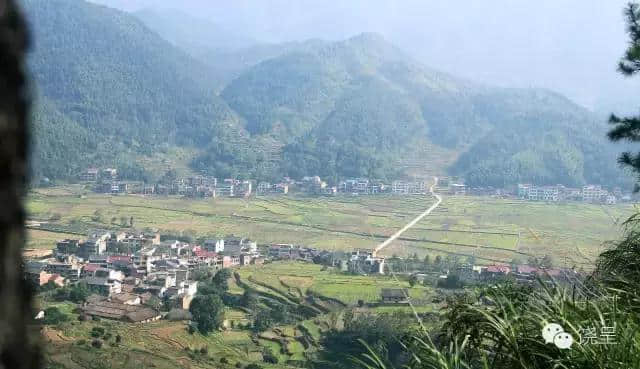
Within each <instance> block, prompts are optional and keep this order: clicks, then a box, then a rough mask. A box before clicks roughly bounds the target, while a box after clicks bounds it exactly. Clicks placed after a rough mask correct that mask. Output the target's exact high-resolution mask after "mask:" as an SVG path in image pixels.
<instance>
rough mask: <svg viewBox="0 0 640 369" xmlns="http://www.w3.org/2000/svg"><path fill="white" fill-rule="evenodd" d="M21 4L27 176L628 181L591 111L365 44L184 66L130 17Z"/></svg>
mask: <svg viewBox="0 0 640 369" xmlns="http://www.w3.org/2000/svg"><path fill="white" fill-rule="evenodd" d="M23 6H24V8H25V10H26V13H27V15H28V19H29V21H30V23H31V25H32V27H33V33H34V38H35V45H34V49H33V52H32V54H31V55H30V58H29V66H30V68H31V70H32V72H33V79H34V86H35V88H34V94H35V95H36V105H35V109H34V111H33V116H34V119H33V120H34V126H35V132H36V134H35V137H34V140H33V141H34V149H33V158H34V160H33V163H34V164H33V170H34V173H35V175H36V177H41V176H46V177H49V178H54V179H55V178H60V179H67V178H73V177H74V175H75V174H76V173H78V172H79V171H80V170H82V169H83V168H85V167H86V166H88V165H105V166H106V165H108V166H111V165H116V166H117V167H118V169H119V170H120V172H121V173H122V174H123V175H124V176H125V177H129V178H137V179H148V180H153V179H154V178H158V177H159V176H161V175H162V174H163V171H166V170H168V169H172V165H174V163H173V162H171V161H170V160H167V154H166V153H168V152H172V151H171V150H173V149H174V148H180V149H183V150H185V152H188V153H189V155H190V157H189V158H187V159H185V160H183V161H186V163H187V164H188V165H189V167H190V168H185V170H196V171H201V172H206V173H209V174H212V175H215V176H218V177H229V176H237V177H251V178H256V179H268V180H275V179H277V178H280V177H281V176H283V175H288V176H291V177H295V178H298V177H302V176H305V175H321V176H323V177H325V178H327V179H328V180H329V181H331V182H335V181H337V180H338V179H340V178H344V177H351V176H366V177H369V178H387V179H393V178H398V177H401V176H406V175H408V174H410V175H416V176H426V175H430V174H440V175H441V174H445V173H449V174H455V175H460V176H464V177H465V178H466V180H467V182H468V183H470V184H473V185H485V186H486V185H491V186H503V185H508V184H514V183H517V182H534V183H539V184H545V183H548V184H555V183H563V184H566V185H581V184H583V183H588V182H594V183H602V184H626V183H628V181H627V179H626V178H625V177H623V176H622V175H621V172H620V170H618V169H617V168H616V166H615V164H614V163H615V157H616V152H617V150H619V149H618V148H617V147H616V146H613V145H611V144H610V143H608V142H607V141H606V140H605V135H604V133H605V130H606V125H605V124H603V123H602V119H600V118H597V117H596V116H594V115H593V114H592V113H590V112H589V111H587V110H585V109H583V108H581V107H579V106H578V105H576V104H574V103H573V102H571V101H570V100H568V99H566V98H564V97H563V96H561V95H558V94H555V93H553V92H550V91H545V90H535V89H504V88H494V87H490V86H485V85H481V84H477V83H473V82H469V81H466V80H463V79H459V78H456V77H453V76H450V75H447V74H444V73H441V72H438V71H435V70H432V69H430V68H428V67H425V66H424V65H422V64H421V63H418V62H416V61H415V60H413V59H412V58H411V57H409V56H408V55H406V54H405V53H404V52H403V51H402V50H399V49H398V48H396V47H395V46H394V45H392V44H390V43H388V42H387V41H386V40H384V39H383V38H382V37H380V36H378V35H375V34H362V35H359V36H356V37H353V38H350V39H347V40H344V41H339V42H325V41H318V40H312V41H308V42H300V43H291V44H284V45H254V46H251V47H249V48H244V49H239V50H230V51H219V50H218V51H216V50H213V51H203V53H202V54H200V55H199V56H198V57H194V56H193V55H192V54H190V53H188V52H186V51H185V50H184V49H182V47H184V45H182V43H180V42H177V41H175V39H174V42H175V43H177V44H181V45H180V47H178V46H176V45H175V44H173V43H172V42H169V41H167V39H165V38H163V37H161V36H160V35H159V34H158V33H156V31H154V30H152V29H150V28H149V27H148V26H147V25H145V24H144V23H143V22H142V21H140V20H139V19H138V18H136V17H135V16H133V15H131V14H128V13H124V12H121V11H117V10H114V9H110V8H106V7H103V6H100V5H95V4H91V3H87V2H85V1H81V0H23ZM185 27H187V25H185ZM185 32H186V34H189V33H188V32H191V31H185ZM169 36H170V35H165V37H166V38H170V37H169ZM208 52H210V54H207V53H208ZM206 55H210V56H209V57H206ZM214 55H218V57H215V56H214ZM221 55H226V58H225V57H221ZM218 91H219V94H218V93H217V92H218ZM154 161H155V162H157V161H160V162H161V163H162V165H160V167H161V169H160V172H159V173H158V172H155V173H151V169H150V166H148V165H146V163H149V162H154Z"/></svg>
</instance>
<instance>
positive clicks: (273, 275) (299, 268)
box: [238, 262, 433, 305]
mask: <svg viewBox="0 0 640 369" xmlns="http://www.w3.org/2000/svg"><path fill="white" fill-rule="evenodd" d="M238 274H240V275H241V276H242V278H243V279H248V280H251V281H256V282H259V283H260V284H261V285H266V286H269V287H270V290H271V291H277V292H280V294H281V295H282V296H289V297H296V296H300V295H307V294H311V295H320V296H324V297H328V298H331V299H335V300H337V301H339V302H341V303H343V304H345V305H356V304H357V302H358V300H362V301H363V302H365V303H372V302H377V301H379V300H380V290H381V289H382V288H409V284H408V282H406V281H404V280H396V279H394V278H393V277H391V276H373V275H372V276H352V275H346V274H343V273H340V272H338V271H336V270H335V269H331V268H329V269H325V268H323V267H322V266H321V265H316V264H309V263H302V262H277V263H271V264H266V265H264V266H261V267H260V266H250V267H244V268H241V269H238ZM432 293H433V290H432V289H431V288H429V287H424V286H415V287H414V288H409V294H410V296H411V297H412V298H413V299H414V300H417V301H420V300H426V299H427V298H428V297H429V296H431V294H432Z"/></svg>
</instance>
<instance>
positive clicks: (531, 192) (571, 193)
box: [518, 184, 631, 205]
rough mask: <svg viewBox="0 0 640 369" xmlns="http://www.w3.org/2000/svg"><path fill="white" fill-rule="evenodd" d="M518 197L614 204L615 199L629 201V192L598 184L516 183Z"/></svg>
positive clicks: (534, 199)
mask: <svg viewBox="0 0 640 369" xmlns="http://www.w3.org/2000/svg"><path fill="white" fill-rule="evenodd" d="M518 197H519V198H521V199H524V200H529V201H546V202H558V201H566V200H570V201H582V202H587V203H599V204H608V205H614V204H615V203H616V202H617V201H631V194H623V193H622V190H621V189H620V188H614V189H613V191H611V192H610V191H608V190H606V189H604V188H602V186H599V185H586V186H583V187H582V188H569V187H565V186H563V185H555V186H535V185H531V184H519V185H518Z"/></svg>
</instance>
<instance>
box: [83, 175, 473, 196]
mask: <svg viewBox="0 0 640 369" xmlns="http://www.w3.org/2000/svg"><path fill="white" fill-rule="evenodd" d="M79 179H80V180H81V181H83V182H85V183H88V184H93V186H94V189H95V191H96V192H99V193H111V194H127V193H132V194H145V195H181V196H187V197H213V198H215V197H248V196H250V195H251V194H253V193H255V194H256V195H258V196H264V195H278V194H280V195H286V194H288V193H290V192H297V193H307V194H313V195H336V194H338V193H344V194H350V195H375V194H395V195H423V194H427V193H428V192H429V184H428V182H426V181H403V180H396V181H392V182H390V183H389V182H384V181H381V180H369V179H366V178H351V179H347V180H344V181H341V182H339V183H338V184H337V185H335V186H330V185H329V184H328V183H327V182H326V181H323V180H322V179H321V178H320V177H319V176H309V177H303V178H302V179H300V180H294V179H291V178H288V177H285V178H283V179H282V181H280V182H278V183H270V182H266V181H257V182H256V181H251V180H237V179H224V180H222V181H218V179H217V178H215V177H211V176H206V175H197V176H193V177H187V178H176V179H174V180H172V181H171V183H166V181H165V182H163V183H156V184H148V183H142V182H132V181H121V180H119V179H118V172H117V170H116V169H113V168H104V169H98V168H88V169H87V170H86V171H85V172H83V173H81V174H80V175H79ZM450 188H451V189H452V190H453V192H452V193H455V194H464V192H465V190H466V187H465V186H464V185H462V184H452V185H451V186H450Z"/></svg>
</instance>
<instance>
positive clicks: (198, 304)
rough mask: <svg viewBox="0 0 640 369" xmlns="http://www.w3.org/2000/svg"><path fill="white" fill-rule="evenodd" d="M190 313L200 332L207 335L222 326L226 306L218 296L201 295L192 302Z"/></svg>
mask: <svg viewBox="0 0 640 369" xmlns="http://www.w3.org/2000/svg"><path fill="white" fill-rule="evenodd" d="M189 312H191V315H192V316H193V321H194V322H196V323H197V325H198V331H200V333H202V334H204V335H207V334H209V333H211V332H213V331H214V330H216V329H218V328H220V327H221V326H222V322H223V320H224V305H223V304H222V300H221V299H220V297H219V296H217V295H199V296H196V297H195V298H194V299H193V301H192V302H191V306H190V307H189Z"/></svg>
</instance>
